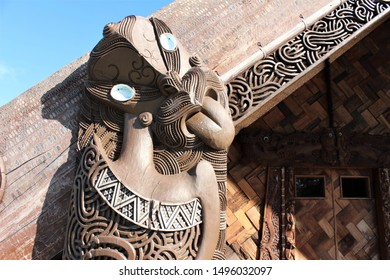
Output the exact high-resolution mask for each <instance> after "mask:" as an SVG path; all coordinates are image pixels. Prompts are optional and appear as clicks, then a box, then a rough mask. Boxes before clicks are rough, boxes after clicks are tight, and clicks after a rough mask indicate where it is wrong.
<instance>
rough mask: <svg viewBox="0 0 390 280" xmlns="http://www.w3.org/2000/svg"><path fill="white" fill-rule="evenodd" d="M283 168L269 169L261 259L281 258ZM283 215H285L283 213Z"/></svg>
mask: <svg viewBox="0 0 390 280" xmlns="http://www.w3.org/2000/svg"><path fill="white" fill-rule="evenodd" d="M281 192H282V169H281V168H279V167H270V168H269V169H268V180H267V191H266V198H265V206H264V219H263V221H264V222H263V227H262V234H261V242H260V259H261V260H279V259H281V258H282V255H281V253H282V252H281V238H280V236H281V232H282V230H281V227H282V223H281V213H282V207H281V206H282V205H281V202H282V201H281V194H282V193H281ZM282 216H283V215H282Z"/></svg>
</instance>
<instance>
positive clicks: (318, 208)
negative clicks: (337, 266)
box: [290, 169, 379, 259]
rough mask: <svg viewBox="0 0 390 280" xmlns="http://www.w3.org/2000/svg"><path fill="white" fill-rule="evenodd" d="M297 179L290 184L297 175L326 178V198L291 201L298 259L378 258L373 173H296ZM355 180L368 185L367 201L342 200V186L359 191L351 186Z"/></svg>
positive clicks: (304, 170)
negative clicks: (294, 218) (293, 204)
mask: <svg viewBox="0 0 390 280" xmlns="http://www.w3.org/2000/svg"><path fill="white" fill-rule="evenodd" d="M294 175H295V176H291V178H290V180H293V181H294V182H290V184H293V185H295V178H296V177H298V175H304V176H324V178H325V182H324V188H325V196H324V197H322V198H299V197H296V196H295V197H293V198H292V199H293V200H294V203H295V217H296V247H297V254H296V255H297V258H298V259H377V258H378V257H379V250H378V238H377V228H376V216H375V209H376V208H375V201H374V198H373V197H374V196H373V193H374V192H373V189H372V188H373V184H372V179H371V178H372V174H371V170H363V169H321V170H320V169H295V170H294ZM343 178H344V179H343ZM350 178H352V180H350ZM355 178H359V180H357V181H356V182H358V183H359V182H361V181H367V182H368V193H369V196H368V197H367V198H362V197H358V198H351V197H349V198H345V197H343V190H342V184H343V183H344V188H345V190H346V189H347V186H349V187H352V188H354V189H357V188H355V186H354V185H353V184H351V182H352V183H355V181H354V179H355ZM360 178H361V179H362V180H360ZM363 179H364V180H363ZM345 190H344V191H345ZM344 194H346V193H345V192H344Z"/></svg>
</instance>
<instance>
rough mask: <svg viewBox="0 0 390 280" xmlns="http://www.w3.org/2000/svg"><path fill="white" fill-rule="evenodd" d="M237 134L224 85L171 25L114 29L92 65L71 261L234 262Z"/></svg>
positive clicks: (135, 21) (126, 23)
mask: <svg viewBox="0 0 390 280" xmlns="http://www.w3.org/2000/svg"><path fill="white" fill-rule="evenodd" d="M234 135H235V132H234V125H233V121H232V119H231V117H230V111H229V108H228V98H227V95H226V93H225V91H224V86H223V83H222V82H221V80H220V79H219V77H218V76H217V75H216V73H214V72H213V71H211V70H209V69H208V68H207V67H205V66H204V65H202V62H201V61H200V59H199V58H197V57H190V56H188V55H187V53H186V51H185V49H184V48H183V47H182V46H181V45H180V43H179V42H178V41H177V40H176V38H175V37H174V35H173V34H172V32H171V30H170V29H169V27H168V26H166V25H165V23H163V22H162V21H160V20H158V19H156V18H151V19H146V18H142V17H135V16H130V17H126V18H125V19H123V20H122V21H121V22H119V23H111V24H108V25H107V26H106V27H105V28H104V31H103V39H102V40H101V41H100V42H99V43H98V44H97V45H96V47H95V48H94V49H93V50H92V52H91V55H90V59H89V61H88V79H87V81H86V99H85V104H84V110H83V112H82V116H81V121H80V131H79V139H78V140H79V149H80V154H81V161H80V164H79V167H78V170H77V176H76V178H75V180H74V186H73V193H72V197H71V205H70V210H69V220H68V227H67V235H66V240H65V250H64V258H66V259H224V258H225V257H224V246H225V229H226V218H225V213H226V163H227V148H228V147H229V145H230V144H231V142H232V141H233V138H234Z"/></svg>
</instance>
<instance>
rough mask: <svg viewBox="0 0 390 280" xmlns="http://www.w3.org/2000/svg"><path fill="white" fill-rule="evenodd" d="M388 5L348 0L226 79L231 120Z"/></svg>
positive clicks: (242, 116) (243, 114)
mask: <svg viewBox="0 0 390 280" xmlns="http://www.w3.org/2000/svg"><path fill="white" fill-rule="evenodd" d="M389 7H390V4H387V3H385V2H378V1H372V0H363V1H356V0H349V1H347V2H345V3H344V4H342V5H340V6H339V7H338V8H337V9H335V10H334V11H333V12H331V13H330V14H329V15H327V16H326V17H324V18H323V19H321V20H319V21H318V22H316V23H315V24H314V25H313V26H311V27H309V28H308V29H307V30H306V31H304V32H302V33H301V34H299V35H298V36H296V37H295V38H294V39H292V40H290V41H289V42H288V43H286V44H284V45H283V46H281V47H280V48H279V49H278V50H277V51H275V52H274V53H273V54H271V55H269V56H267V57H266V58H265V59H263V60H260V61H259V62H257V63H256V64H255V65H253V66H252V67H251V68H249V69H248V70H247V71H245V72H243V73H242V74H241V75H239V76H238V77H237V78H235V79H234V80H232V81H230V82H229V83H228V84H227V90H228V94H229V97H230V100H229V103H230V108H231V112H232V116H233V119H234V120H235V121H236V123H238V122H240V121H241V120H243V119H245V118H246V117H247V115H248V116H249V115H251V114H253V111H254V110H255V108H258V107H259V106H261V105H262V104H263V103H264V102H265V100H269V99H270V98H271V97H273V96H275V95H276V94H277V93H278V92H279V91H280V89H281V88H282V86H283V85H285V84H287V83H289V82H290V81H291V80H292V79H293V78H294V77H297V76H298V75H300V74H301V73H303V72H304V71H305V70H306V69H308V68H309V67H310V66H312V65H314V64H315V63H316V62H317V61H319V60H320V59H321V57H323V56H325V55H327V54H328V53H329V52H330V51H331V50H333V49H334V48H335V47H337V46H339V45H340V44H341V43H342V42H343V41H345V40H346V39H347V38H349V37H350V36H351V35H352V34H354V33H355V32H356V31H357V30H359V29H360V28H362V27H363V26H364V25H365V24H367V23H368V22H369V21H371V20H373V19H374V18H375V17H376V16H378V15H379V14H381V13H384V12H385V10H386V9H388V8H389Z"/></svg>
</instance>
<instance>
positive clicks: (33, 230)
mask: <svg viewBox="0 0 390 280" xmlns="http://www.w3.org/2000/svg"><path fill="white" fill-rule="evenodd" d="M85 58H86V57H82V58H80V59H79V60H77V61H75V62H74V63H73V64H71V65H69V66H67V67H66V68H65V69H63V70H61V71H60V72H57V73H55V74H53V76H51V78H50V79H49V80H46V81H44V82H42V83H40V84H38V85H37V86H35V87H34V88H33V89H31V90H30V91H29V92H28V94H24V95H22V96H20V97H18V98H17V99H15V100H13V101H11V102H10V103H8V104H6V105H5V106H3V107H1V110H0V120H1V131H0V143H1V145H0V155H2V157H3V159H4V162H5V165H6V168H7V174H6V175H7V186H6V188H5V195H4V197H3V201H2V202H1V203H0V220H1V221H2V226H1V227H0V236H1V237H0V248H1V250H0V259H4V258H6V259H31V258H33V259H47V258H52V257H53V256H55V254H57V253H58V252H59V251H60V250H62V247H63V238H58V236H64V234H65V226H66V219H67V213H66V210H65V209H67V207H68V204H69V196H70V186H72V182H73V178H74V171H75V159H76V153H75V151H76V147H75V145H76V144H75V141H76V139H77V135H76V134H77V131H78V122H77V118H78V113H79V104H80V100H81V98H82V94H83V90H82V89H83V78H84V75H85V69H84V64H83V63H84V62H85ZM80 65H81V66H80ZM64 76H65V77H67V78H65V80H64ZM42 92H44V94H42ZM14 201H18V202H17V203H14Z"/></svg>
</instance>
